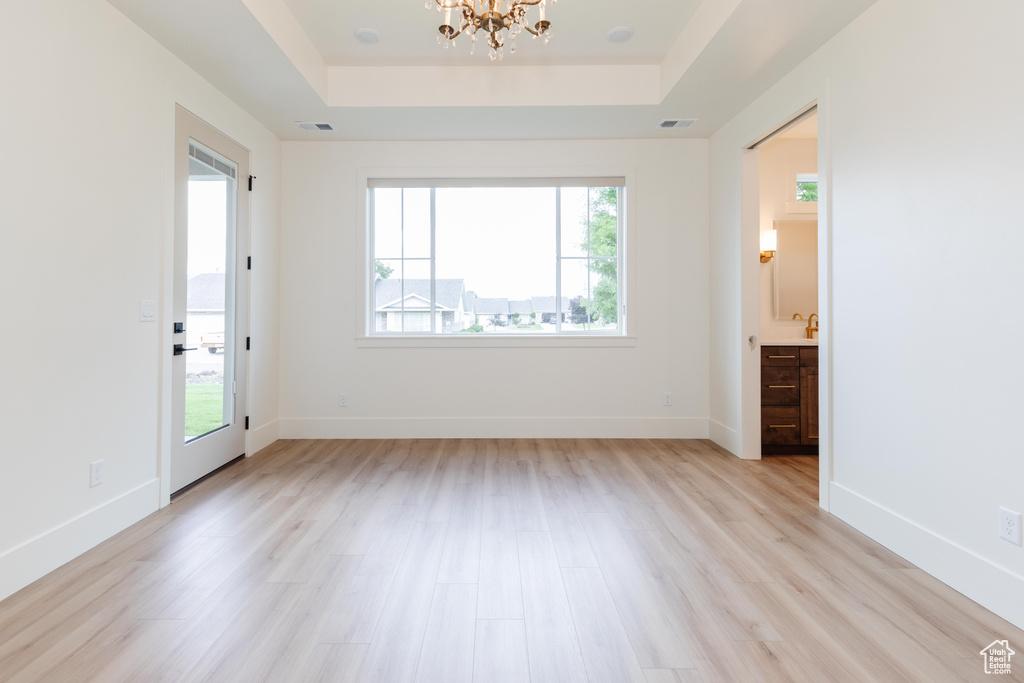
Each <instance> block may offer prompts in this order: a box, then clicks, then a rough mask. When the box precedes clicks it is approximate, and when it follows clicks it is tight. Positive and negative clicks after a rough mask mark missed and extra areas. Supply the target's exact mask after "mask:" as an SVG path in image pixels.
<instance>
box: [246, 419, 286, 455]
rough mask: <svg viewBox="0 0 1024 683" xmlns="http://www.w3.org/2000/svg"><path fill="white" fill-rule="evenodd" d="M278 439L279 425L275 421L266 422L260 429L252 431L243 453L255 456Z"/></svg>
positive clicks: (279, 434) (279, 436)
mask: <svg viewBox="0 0 1024 683" xmlns="http://www.w3.org/2000/svg"><path fill="white" fill-rule="evenodd" d="M280 438H281V423H280V422H278V421H277V420H274V421H273V422H268V423H267V424H265V425H263V426H262V427H257V428H256V429H254V430H252V434H251V435H250V436H249V443H248V444H247V446H246V449H245V452H246V454H247V455H255V454H256V453H259V452H260V451H262V450H263V449H264V448H266V447H267V446H269V445H270V444H272V443H274V442H275V441H277V440H278V439H280Z"/></svg>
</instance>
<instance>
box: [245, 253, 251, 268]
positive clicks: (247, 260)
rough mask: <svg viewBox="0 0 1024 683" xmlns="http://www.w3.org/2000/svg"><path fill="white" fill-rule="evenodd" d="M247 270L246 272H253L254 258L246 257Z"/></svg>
mask: <svg viewBox="0 0 1024 683" xmlns="http://www.w3.org/2000/svg"><path fill="white" fill-rule="evenodd" d="M245 269H246V270H252V256H249V257H246V259H245Z"/></svg>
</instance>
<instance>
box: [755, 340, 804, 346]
mask: <svg viewBox="0 0 1024 683" xmlns="http://www.w3.org/2000/svg"><path fill="white" fill-rule="evenodd" d="M817 345H818V340H817V339H775V340H772V341H768V340H766V339H762V340H761V346H817Z"/></svg>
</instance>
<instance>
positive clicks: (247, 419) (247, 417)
mask: <svg viewBox="0 0 1024 683" xmlns="http://www.w3.org/2000/svg"><path fill="white" fill-rule="evenodd" d="M245 428H246V429H248V428H249V416H248V415H246V416H245Z"/></svg>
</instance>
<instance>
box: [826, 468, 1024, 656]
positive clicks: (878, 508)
mask: <svg viewBox="0 0 1024 683" xmlns="http://www.w3.org/2000/svg"><path fill="white" fill-rule="evenodd" d="M830 490H831V497H830V503H831V512H832V514H834V515H835V516H836V517H838V518H839V519H841V520H843V521H844V522H846V523H847V524H849V525H850V526H852V527H854V528H855V529H857V530H858V531H860V532H862V533H864V534H866V535H867V536H870V537H871V538H872V539H874V540H875V541H878V542H879V543H881V544H882V545H884V546H885V547H886V548H888V549H889V550H891V551H893V552H894V553H896V554H897V555H899V556H900V557H902V558H904V559H905V560H907V561H908V562H911V563H913V564H915V565H917V566H918V567H920V568H921V569H923V570H924V571H926V572H928V573H929V574H931V575H932V576H934V577H935V578H937V579H938V580H939V581H942V582H943V583H945V584H946V585H948V586H950V587H951V588H953V589H954V590H956V591H958V592H960V593H962V594H964V595H966V596H967V597H968V598H970V599H971V600H974V601H975V602H976V603H978V604H979V605H981V606H982V607H984V608H986V609H988V610H990V611H991V612H994V613H995V614H998V615H999V616H1000V617H1002V618H1003V619H1006V620H1007V621H1009V622H1010V623H1012V624H1013V625H1015V626H1017V627H1018V628H1024V576H1020V575H1019V574H1015V573H1014V572H1012V571H1010V570H1009V569H1007V568H1005V567H1001V566H999V565H997V564H995V563H994V562H992V561H990V560H987V559H985V558H984V557H981V556H980V555H978V554H977V553H975V552H973V551H971V550H968V549H967V548H964V547H963V546H960V545H958V544H956V543H954V542H953V541H951V540H949V539H947V538H944V537H942V536H940V535H939V534H936V533H935V532H933V531H930V530H928V529H926V528H924V527H922V526H921V525H919V524H917V523H916V522H913V521H911V520H909V519H907V518H906V517H903V516H901V515H899V514H897V513H895V512H893V511H892V510H889V509H888V508H885V507H883V506H882V505H879V504H878V503H875V502H874V501H871V500H868V499H867V498H865V497H864V496H861V495H860V494H859V493H856V492H854V491H851V490H850V489H848V488H846V487H845V486H843V485H841V484H837V483H835V482H832V485H831V487H830ZM993 526H994V525H993ZM987 644H988V643H979V644H978V650H981V648H983V647H985V645H987Z"/></svg>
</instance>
